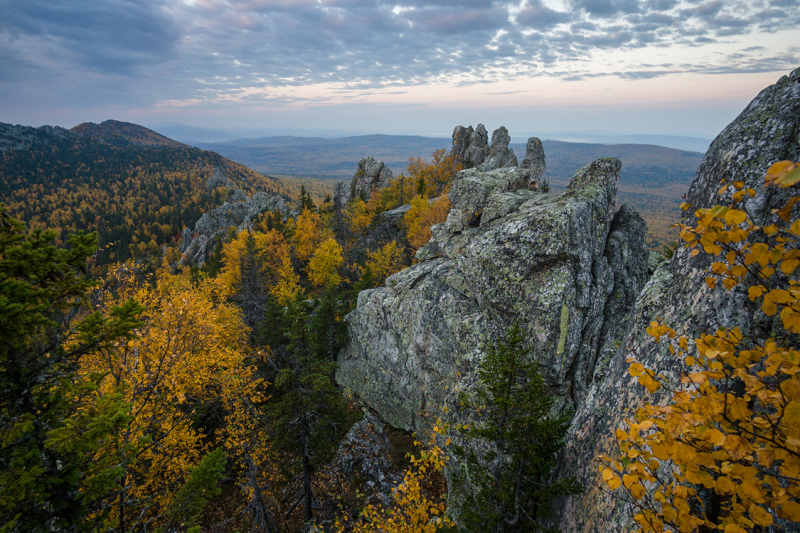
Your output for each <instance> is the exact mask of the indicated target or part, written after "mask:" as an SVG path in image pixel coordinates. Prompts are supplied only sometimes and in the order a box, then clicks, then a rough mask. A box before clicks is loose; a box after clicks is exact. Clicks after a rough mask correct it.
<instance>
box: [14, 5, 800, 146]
mask: <svg viewBox="0 0 800 533" xmlns="http://www.w3.org/2000/svg"><path fill="white" fill-rule="evenodd" d="M798 67H800V0H750V1H738V0H515V1H510V2H494V1H490V0H434V1H425V0H398V3H395V1H394V0H391V1H385V0H372V1H368V0H0V122H10V123H20V124H26V125H33V126H39V125H43V124H51V125H60V126H64V127H71V126H74V125H76V124H79V123H81V122H86V121H93V122H99V121H102V120H106V119H112V118H113V119H117V120H126V121H130V122H136V123H139V124H144V125H156V124H162V123H166V122H177V123H182V124H188V125H192V126H197V127H205V128H251V129H263V130H269V131H274V132H280V131H287V132H291V131H300V130H303V129H306V130H331V131H333V130H335V131H342V132H353V133H385V134H420V135H441V136H449V135H450V133H451V132H452V129H453V127H454V126H455V125H457V124H463V125H468V124H473V125H476V124H477V123H479V122H482V123H484V124H486V126H487V128H488V129H489V130H490V131H491V129H492V128H494V127H497V126H499V125H501V124H502V125H505V126H506V127H508V129H509V130H510V131H511V133H512V137H513V136H514V134H515V132H517V134H518V135H521V134H523V133H524V134H526V135H527V134H531V135H533V134H537V133H542V132H557V131H562V132H564V131H569V132H587V133H614V134H645V133H646V134H666V135H690V136H698V137H708V138H710V137H713V136H714V135H716V133H718V132H719V131H720V130H721V129H722V128H723V127H724V126H725V125H726V124H727V123H728V122H730V121H731V120H732V119H734V118H735V117H736V115H737V114H738V113H739V112H740V111H741V110H742V109H743V108H744V107H745V106H746V105H747V103H748V102H749V101H750V100H752V98H754V97H755V96H756V95H757V94H758V92H759V91H760V90H762V89H763V88H765V87H766V86H768V85H770V84H772V83H774V82H775V81H777V80H778V78H779V77H780V76H782V75H785V74H788V73H789V72H790V71H791V70H793V69H795V68H798Z"/></svg>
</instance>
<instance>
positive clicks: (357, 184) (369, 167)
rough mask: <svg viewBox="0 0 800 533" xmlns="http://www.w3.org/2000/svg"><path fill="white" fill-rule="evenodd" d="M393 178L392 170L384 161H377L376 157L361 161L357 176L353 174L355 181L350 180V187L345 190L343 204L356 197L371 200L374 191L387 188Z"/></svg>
mask: <svg viewBox="0 0 800 533" xmlns="http://www.w3.org/2000/svg"><path fill="white" fill-rule="evenodd" d="M392 177H393V174H392V169H390V168H389V167H387V166H386V165H385V164H384V162H383V161H375V158H374V157H365V158H363V159H361V161H359V162H358V168H357V169H356V172H355V174H353V179H352V180H350V187H347V188H345V190H344V197H343V198H342V201H343V203H344V204H346V203H347V202H348V201H349V200H350V199H351V198H355V197H356V196H361V197H363V198H365V199H366V200H369V198H370V196H372V191H373V190H377V189H380V188H382V187H386V186H387V185H388V184H389V180H391V179H392Z"/></svg>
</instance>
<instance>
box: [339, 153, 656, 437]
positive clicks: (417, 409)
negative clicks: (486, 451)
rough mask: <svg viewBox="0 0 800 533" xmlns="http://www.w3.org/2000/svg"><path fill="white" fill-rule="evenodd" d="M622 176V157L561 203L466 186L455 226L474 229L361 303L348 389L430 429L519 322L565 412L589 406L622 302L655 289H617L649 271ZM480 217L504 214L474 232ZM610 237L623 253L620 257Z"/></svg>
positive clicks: (575, 182)
mask: <svg viewBox="0 0 800 533" xmlns="http://www.w3.org/2000/svg"><path fill="white" fill-rule="evenodd" d="M619 169H620V164H619V161H618V160H616V159H607V160H598V161H595V162H594V163H592V164H591V165H588V166H586V167H584V168H583V169H581V170H580V171H578V173H577V174H576V176H575V177H574V178H573V179H572V181H571V182H570V187H569V188H568V190H567V192H566V193H565V194H563V195H561V196H557V197H550V196H547V195H544V194H541V193H536V192H533V191H530V190H527V189H526V188H525V187H526V185H527V176H528V175H529V174H528V172H529V171H528V170H527V169H517V168H507V169H498V170H494V171H491V172H486V173H481V172H478V171H477V170H474V169H473V170H468V171H464V172H463V173H462V174H460V175H459V179H457V180H456V182H455V183H454V184H453V189H451V199H452V202H453V212H451V216H455V217H456V220H459V221H462V222H459V223H455V222H453V223H445V224H440V225H436V226H434V227H433V228H432V233H433V238H432V239H431V243H429V244H428V245H427V246H426V247H424V248H423V249H422V250H420V253H419V254H418V256H417V257H418V259H420V260H421V262H420V263H418V264H417V265H415V266H412V267H411V268H408V269H406V270H403V271H401V272H399V273H397V274H395V275H394V276H392V277H390V278H389V279H388V280H387V283H386V286H385V287H381V288H378V289H375V290H370V291H363V292H361V293H360V294H359V297H358V304H357V308H356V310H355V311H353V312H352V313H351V314H350V315H348V317H347V320H348V323H349V325H350V332H351V336H350V340H349V343H348V345H347V346H346V347H345V349H344V350H343V351H342V352H341V353H340V356H339V370H338V372H337V380H338V381H339V383H341V384H342V385H344V386H346V387H348V388H349V389H351V390H352V391H354V392H356V393H357V394H358V395H359V396H360V397H361V399H362V400H363V401H365V402H366V403H367V404H369V405H370V407H372V408H374V409H375V410H376V411H377V412H378V413H379V414H380V416H381V417H382V418H383V419H384V420H386V421H387V422H389V423H390V424H392V425H394V426H396V427H400V428H404V429H408V430H412V429H415V430H416V429H422V428H424V427H426V425H427V423H428V421H429V420H428V419H426V418H425V417H424V416H423V415H424V413H425V412H432V413H434V416H439V415H440V414H441V412H442V408H443V407H448V408H449V411H448V412H449V413H456V412H457V402H456V397H457V394H458V390H460V389H465V388H470V387H472V386H473V384H474V382H475V379H476V377H475V373H474V371H475V369H476V367H477V366H478V364H479V363H480V361H481V360H482V358H483V355H484V353H485V347H486V346H487V343H491V342H493V341H494V340H496V339H497V338H498V337H499V336H500V335H501V334H502V333H503V332H504V331H505V330H506V329H507V328H508V327H510V325H511V324H513V323H514V322H515V321H517V320H519V321H520V322H521V326H522V328H523V330H524V331H525V333H526V338H528V339H530V341H531V347H532V355H533V357H535V358H536V359H537V360H538V361H539V363H540V364H541V366H542V368H543V370H544V372H545V373H546V376H547V379H548V381H549V383H550V384H551V385H552V386H553V388H554V390H555V391H556V392H557V394H558V396H559V398H560V406H561V407H567V406H569V405H575V404H576V402H578V401H579V400H580V397H581V395H582V394H584V392H583V391H584V390H585V388H586V384H585V383H586V381H588V380H590V379H591V375H590V374H589V372H588V370H586V371H584V372H583V373H581V374H580V375H578V374H577V373H576V370H575V368H576V365H577V364H578V360H579V359H587V360H589V361H594V360H597V358H598V357H599V354H600V353H602V348H603V347H604V345H603V342H609V340H610V339H611V338H612V337H613V335H609V333H608V331H605V330H603V328H602V325H603V324H604V323H605V321H606V320H608V319H607V318H606V316H607V315H613V314H614V313H615V312H627V309H622V306H620V305H618V304H617V302H616V300H624V299H625V298H627V299H628V300H632V298H633V296H631V295H630V294H629V293H630V292H631V291H630V287H636V285H637V284H641V283H642V282H643V280H640V279H639V278H638V277H634V278H633V279H631V280H625V281H617V279H618V278H619V279H620V280H622V278H624V277H625V276H627V275H630V273H631V272H637V273H638V272H642V271H646V255H645V254H644V252H643V251H642V250H643V248H642V246H641V242H640V241H641V238H640V237H637V238H634V239H633V240H632V241H631V242H630V243H628V245H624V244H623V243H622V241H624V240H625V239H628V238H629V237H630V231H629V230H630V228H633V227H635V226H636V224H637V223H638V222H636V221H635V220H634V222H631V220H630V219H632V218H635V217H633V215H631V214H630V213H629V212H628V211H622V212H621V213H622V214H621V215H620V216H619V217H616V218H615V209H614V204H615V195H616V187H617V181H618V179H619ZM459 182H460V183H461V185H459ZM520 189H521V190H520ZM473 208H476V209H483V210H488V209H489V208H492V213H493V215H492V217H490V218H491V219H490V220H489V219H487V220H488V221H487V222H484V220H483V217H482V216H481V217H480V220H479V221H478V222H477V223H474V221H470V223H467V224H464V223H463V220H464V219H465V214H464V213H465V212H469V211H470V210H471V209H473ZM454 212H456V215H453V213H454ZM448 221H449V218H448ZM639 222H640V220H639ZM610 234H614V235H615V237H614V240H613V242H615V243H617V241H620V242H619V243H618V244H615V245H614V246H613V247H611V248H609V247H608V242H609V235H610ZM637 239H638V240H637ZM632 250H633V251H634V252H632ZM631 263H641V264H640V265H633V264H631ZM612 264H613V265H615V266H618V268H619V272H618V273H617V272H616V271H614V270H613V269H612V266H611V265H612ZM615 291H616V292H615ZM635 292H638V290H637V291H635ZM613 295H618V296H614V297H613V298H612V296H613ZM607 307H608V312H607V309H606V308H607ZM612 319H613V320H614V321H615V322H617V323H619V322H620V321H621V320H622V319H623V317H620V316H613V317H612ZM587 328H588V330H591V332H592V335H593V338H592V339H585V338H584V337H585V333H584V332H585V331H587ZM617 342H618V341H617Z"/></svg>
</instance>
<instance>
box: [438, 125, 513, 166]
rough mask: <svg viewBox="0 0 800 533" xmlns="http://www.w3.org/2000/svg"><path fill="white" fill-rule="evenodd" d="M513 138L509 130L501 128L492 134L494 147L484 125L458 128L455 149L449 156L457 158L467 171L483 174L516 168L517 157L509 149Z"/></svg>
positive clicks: (454, 138) (454, 131) (454, 134)
mask: <svg viewBox="0 0 800 533" xmlns="http://www.w3.org/2000/svg"><path fill="white" fill-rule="evenodd" d="M509 142H511V137H510V136H509V135H508V130H507V129H506V128H505V127H503V126H500V127H499V128H497V129H496V130H494V132H493V133H492V145H491V146H489V138H488V135H487V132H486V128H485V127H484V125H483V124H478V127H477V128H475V129H474V130H473V129H472V126H470V127H468V128H465V127H464V126H456V128H455V129H454V130H453V147H452V148H451V149H450V153H449V154H448V155H449V156H452V157H454V158H455V160H456V162H457V163H461V165H462V167H463V168H465V169H469V168H477V169H479V170H481V171H483V172H486V171H488V170H494V169H497V168H505V167H516V166H517V156H515V155H514V150H512V149H511V148H509V147H508V143H509Z"/></svg>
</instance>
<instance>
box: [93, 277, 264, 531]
mask: <svg viewBox="0 0 800 533" xmlns="http://www.w3.org/2000/svg"><path fill="white" fill-rule="evenodd" d="M136 277H137V276H136V274H135V272H134V271H133V267H132V266H131V265H127V266H122V267H117V268H112V269H111V271H110V273H109V288H108V289H107V290H106V291H105V292H104V293H103V294H102V295H100V304H99V305H100V307H107V308H112V307H113V306H114V305H118V304H119V303H120V302H125V301H128V300H130V299H133V300H135V301H136V302H139V303H140V304H142V305H143V306H144V312H143V313H142V315H141V319H142V320H143V321H144V325H143V326H142V327H141V328H140V329H139V330H138V331H137V332H136V333H137V337H136V338H134V339H133V340H126V339H120V340H119V342H117V343H116V344H115V345H113V346H110V347H107V348H103V349H102V350H98V351H95V352H92V353H89V354H87V355H85V356H84V357H82V358H81V360H80V368H79V372H80V373H81V374H82V375H85V376H90V375H93V374H94V375H96V374H97V373H100V374H102V375H104V376H105V377H104V378H103V379H102V381H100V387H99V388H98V390H97V394H98V395H99V396H103V395H114V394H121V395H122V399H123V400H124V401H125V402H126V403H128V404H129V405H130V415H131V419H130V422H129V423H128V424H127V426H126V427H125V428H124V429H123V430H121V431H120V432H119V433H118V435H117V438H116V440H115V441H108V442H106V443H105V445H106V446H112V447H118V448H119V449H120V450H123V452H122V455H123V456H124V458H123V459H124V460H123V463H122V464H121V465H120V466H119V468H123V469H124V475H123V476H122V478H121V481H120V484H119V486H118V488H117V490H116V491H114V492H113V493H112V498H113V501H111V502H110V508H109V511H110V513H109V514H108V517H107V520H106V526H108V528H110V529H117V530H120V531H133V530H136V529H139V528H145V527H146V528H148V529H149V528H153V527H155V526H158V525H159V524H163V520H165V519H166V516H167V514H168V513H166V511H167V510H168V509H169V508H170V505H173V506H174V502H173V498H174V497H175V495H176V494H177V493H178V491H179V490H180V489H181V486H182V485H183V483H184V482H185V481H186V478H187V475H188V474H189V473H190V472H191V471H192V469H193V468H194V467H196V466H197V465H198V464H199V462H200V461H201V459H202V457H203V456H204V455H205V454H206V453H208V451H209V447H210V444H209V442H210V441H209V440H208V439H207V437H210V436H209V435H204V434H203V433H202V432H201V431H200V430H198V429H197V427H196V425H195V424H194V415H195V408H196V406H198V405H202V404H205V403H212V402H221V403H223V404H225V405H227V406H228V407H229V408H231V409H233V408H239V407H237V406H240V405H241V404H242V402H245V403H247V402H252V401H259V400H260V394H261V393H260V392H259V391H260V389H261V385H260V382H259V380H258V379H257V378H256V377H255V375H254V367H253V366H252V365H250V364H248V362H247V351H246V338H247V337H246V335H247V328H246V327H244V325H243V324H242V318H241V313H240V312H239V310H238V309H237V308H236V307H235V306H233V305H230V304H226V303H220V302H221V301H223V298H221V296H220V290H219V284H218V283H216V282H215V281H209V280H204V281H201V282H200V283H199V284H197V285H193V284H192V283H191V281H190V280H189V279H188V277H183V276H171V275H162V276H159V277H158V278H157V279H156V280H155V283H154V284H148V283H140V282H139V280H137V279H136ZM145 525H146V526H145Z"/></svg>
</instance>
